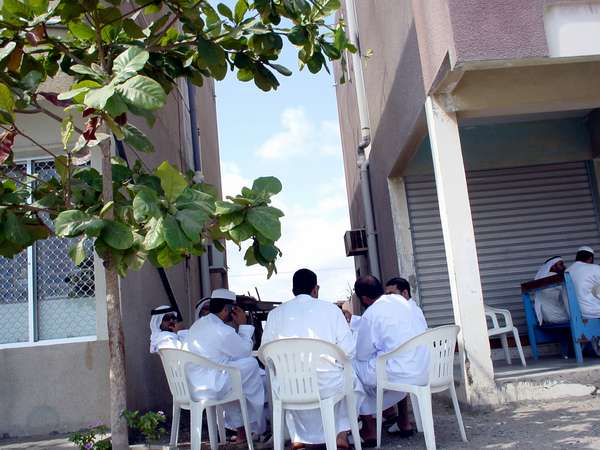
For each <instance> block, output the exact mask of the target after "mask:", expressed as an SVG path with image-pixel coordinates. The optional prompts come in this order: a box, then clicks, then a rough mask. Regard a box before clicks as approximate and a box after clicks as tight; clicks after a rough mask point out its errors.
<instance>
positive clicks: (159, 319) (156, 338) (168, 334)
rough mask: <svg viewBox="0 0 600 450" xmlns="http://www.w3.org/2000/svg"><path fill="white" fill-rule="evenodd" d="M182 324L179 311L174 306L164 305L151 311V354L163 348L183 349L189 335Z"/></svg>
mask: <svg viewBox="0 0 600 450" xmlns="http://www.w3.org/2000/svg"><path fill="white" fill-rule="evenodd" d="M181 324H182V322H181V321H179V320H178V312H177V309H175V308H174V307H172V306H168V305H163V306H159V307H158V308H154V309H153V310H152V311H150V353H156V352H158V351H159V350H160V349H161V348H175V349H181V348H182V347H183V341H184V339H185V336H186V334H187V330H182V329H181Z"/></svg>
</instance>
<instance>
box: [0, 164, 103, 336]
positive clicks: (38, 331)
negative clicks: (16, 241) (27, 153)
mask: <svg viewBox="0 0 600 450" xmlns="http://www.w3.org/2000/svg"><path fill="white" fill-rule="evenodd" d="M26 167H29V170H31V171H32V172H33V173H36V174H37V177H38V178H40V179H42V180H49V179H50V178H52V177H53V176H55V175H56V172H55V170H54V161H45V160H34V161H28V162H27V165H23V167H22V168H23V169H24V168H26ZM75 242H76V241H75V239H63V238H57V237H52V238H49V239H45V240H43V241H39V242H37V243H36V244H35V245H33V246H32V247H30V248H29V249H28V250H27V251H24V252H22V253H21V254H19V255H17V256H16V257H15V258H14V259H13V260H9V259H6V258H2V257H0V296H1V297H0V320H2V323H5V324H7V323H10V324H11V326H10V327H0V344H7V343H16V342H35V341H38V340H48V339H67V338H73V337H82V336H93V335H95V334H96V301H95V285H94V258H93V248H92V243H91V242H89V241H88V242H86V245H85V248H86V253H87V255H88V257H87V258H86V259H85V260H84V262H83V263H82V264H81V265H80V266H79V267H78V266H76V265H75V264H74V263H73V261H72V260H71V259H70V258H69V255H68V252H69V249H70V248H71V247H72V246H73V245H74V244H75Z"/></svg>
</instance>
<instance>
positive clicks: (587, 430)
mask: <svg viewBox="0 0 600 450" xmlns="http://www.w3.org/2000/svg"><path fill="white" fill-rule="evenodd" d="M463 418H464V422H465V427H466V430H467V437H468V438H469V442H468V443H463V442H462V441H461V440H460V436H459V434H458V427H457V425H456V420H455V417H454V414H453V411H452V409H451V407H450V405H449V404H446V403H445V402H444V403H440V402H436V404H434V421H435V436H436V443H437V448H438V449H440V450H442V449H448V450H453V449H565V448H566V449H600V397H599V396H597V395H596V396H589V397H584V398H579V399H569V400H557V401H553V402H544V403H540V402H534V403H523V404H518V405H506V406H502V407H498V408H495V409H494V410H480V411H463ZM182 419H183V418H182ZM184 420H185V419H184ZM186 434H187V433H182V438H185V437H186V436H185V435H186ZM383 447H384V448H406V449H424V448H425V440H424V439H423V435H422V434H418V435H416V436H413V437H412V438H410V439H400V438H394V437H392V436H389V435H386V434H384V437H383ZM73 448H74V447H73V446H71V445H69V443H68V442H67V441H66V439H64V438H63V437H61V436H53V437H42V438H39V439H29V440H18V441H14V440H0V449H1V450H9V449H10V450H22V449H30V450H42V449H44V450H66V449H73ZM181 448H182V449H184V448H189V447H187V446H182V447H181ZM205 448H208V446H206V447H205ZM231 448H235V447H231ZM237 448H240V447H237ZM244 448H246V447H244ZM223 450H225V449H223Z"/></svg>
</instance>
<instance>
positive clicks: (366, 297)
mask: <svg viewBox="0 0 600 450" xmlns="http://www.w3.org/2000/svg"><path fill="white" fill-rule="evenodd" d="M354 292H356V296H357V297H358V298H359V300H360V302H361V303H362V304H363V306H364V307H365V308H368V307H369V306H371V305H372V304H373V303H375V300H377V299H378V298H379V297H381V296H382V295H383V286H382V285H381V282H380V281H379V280H378V279H377V278H375V277H374V276H373V275H364V276H362V277H360V278H359V279H358V280H356V282H355V283H354Z"/></svg>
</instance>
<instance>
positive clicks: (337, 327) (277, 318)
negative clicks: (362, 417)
mask: <svg viewBox="0 0 600 450" xmlns="http://www.w3.org/2000/svg"><path fill="white" fill-rule="evenodd" d="M292 337H301V338H314V339H321V340H323V341H327V342H331V343H333V344H336V345H337V346H338V347H340V348H341V349H342V350H343V351H344V353H345V354H346V356H348V358H350V359H351V358H352V357H353V356H354V349H355V341H354V338H353V336H352V332H351V331H350V328H349V326H348V322H346V318H345V317H344V314H343V313H342V310H341V309H340V308H338V307H337V306H336V305H335V304H333V303H330V302H326V301H323V300H319V299H316V298H313V297H311V296H309V295H298V296H296V297H295V298H293V299H292V300H290V301H288V302H286V303H283V304H282V305H280V306H278V307H277V308H275V309H274V310H272V311H271V312H270V313H269V316H268V318H267V324H266V326H265V331H264V333H263V336H262V342H261V343H262V345H264V344H266V343H268V342H271V341H274V340H277V339H284V338H292ZM318 376H319V390H320V394H321V398H328V397H331V396H333V395H335V394H337V393H339V392H343V391H344V373H343V371H342V369H341V368H340V367H337V366H335V365H332V364H327V365H323V366H321V367H319V369H318ZM354 387H355V389H354V390H355V395H356V399H357V402H358V404H359V405H360V403H361V402H362V399H363V397H364V392H363V390H362V386H361V385H360V382H359V381H358V379H355V386H354ZM359 405H357V408H358V406H359ZM334 413H335V422H336V431H337V432H338V433H339V432H341V431H347V430H349V429H350V422H349V420H348V412H347V409H346V403H345V402H344V401H340V402H338V403H337V404H336V406H335V410H334ZM285 417H286V424H287V427H288V431H289V434H290V438H291V439H292V441H293V442H303V443H305V444H320V443H323V442H325V437H324V433H323V422H322V420H321V412H320V410H319V409H314V410H312V409H311V410H307V411H286V416H285Z"/></svg>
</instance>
